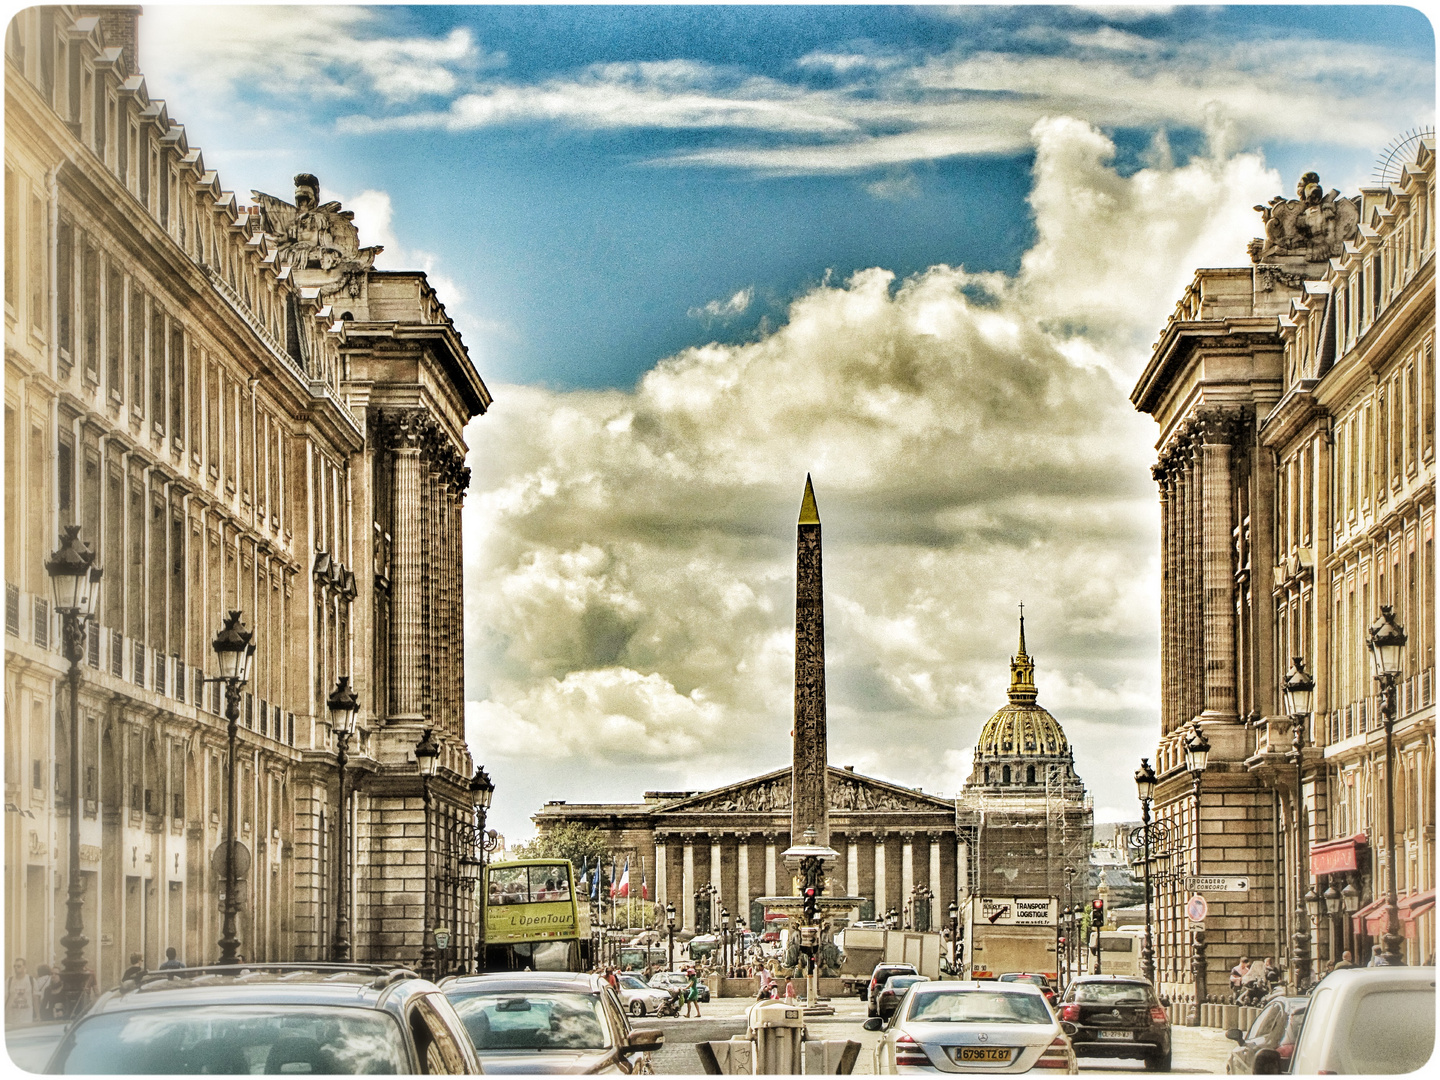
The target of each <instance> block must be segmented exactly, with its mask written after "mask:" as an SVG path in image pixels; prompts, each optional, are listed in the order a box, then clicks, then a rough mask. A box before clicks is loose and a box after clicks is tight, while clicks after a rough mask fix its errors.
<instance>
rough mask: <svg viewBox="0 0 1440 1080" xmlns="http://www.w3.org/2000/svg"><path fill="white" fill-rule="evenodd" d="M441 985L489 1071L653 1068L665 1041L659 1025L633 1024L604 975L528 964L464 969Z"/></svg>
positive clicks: (527, 1072) (532, 1072) (635, 1070)
mask: <svg viewBox="0 0 1440 1080" xmlns="http://www.w3.org/2000/svg"><path fill="white" fill-rule="evenodd" d="M440 988H441V989H442V990H443V991H444V992H445V996H446V997H448V998H449V999H450V1003H451V1004H452V1005H453V1006H454V1007H455V1011H456V1012H457V1013H459V1014H460V1020H461V1022H462V1023H463V1024H464V1025H465V1031H466V1032H467V1033H468V1034H469V1036H470V1040H471V1042H472V1043H474V1046H475V1053H476V1055H477V1056H478V1057H479V1059H480V1062H481V1065H482V1066H483V1067H484V1070H485V1072H487V1073H517V1074H525V1075H535V1074H545V1073H549V1074H555V1073H601V1072H605V1073H648V1072H653V1071H654V1069H653V1068H652V1066H651V1064H650V1053H651V1051H653V1050H659V1049H660V1048H661V1047H662V1046H664V1045H665V1033H664V1032H663V1031H660V1030H659V1029H657V1028H631V1026H630V1020H629V1018H628V1017H627V1016H626V1015H625V1009H624V1006H623V1005H621V1003H620V999H619V998H618V997H616V995H615V991H614V990H612V989H611V988H610V984H609V983H607V982H606V981H605V980H604V979H602V978H601V977H600V976H599V975H581V974H570V973H567V972H563V971H523V972H509V973H505V974H495V975H462V976H459V977H457V978H451V979H445V980H444V981H443V982H442V983H441V984H440Z"/></svg>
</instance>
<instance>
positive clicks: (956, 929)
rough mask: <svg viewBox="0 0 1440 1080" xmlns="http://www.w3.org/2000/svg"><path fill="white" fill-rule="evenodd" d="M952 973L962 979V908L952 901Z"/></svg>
mask: <svg viewBox="0 0 1440 1080" xmlns="http://www.w3.org/2000/svg"><path fill="white" fill-rule="evenodd" d="M950 972H951V974H953V975H954V976H955V977H956V978H959V977H960V908H959V906H958V905H957V904H956V903H955V901H954V900H951V901H950Z"/></svg>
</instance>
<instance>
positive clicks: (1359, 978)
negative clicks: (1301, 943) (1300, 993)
mask: <svg viewBox="0 0 1440 1080" xmlns="http://www.w3.org/2000/svg"><path fill="white" fill-rule="evenodd" d="M1434 1049H1435V968H1434V967H1433V966H1431V967H1378V968H1348V969H1341V970H1340V971H1332V972H1331V973H1330V974H1329V975H1326V976H1325V978H1324V979H1322V980H1321V981H1320V983H1319V984H1318V985H1317V986H1316V987H1315V989H1314V990H1312V991H1311V992H1310V1005H1309V1008H1308V1009H1307V1010H1306V1013H1305V1023H1304V1024H1303V1026H1302V1027H1301V1028H1300V1038H1299V1039H1298V1040H1297V1042H1296V1043H1295V1051H1294V1053H1292V1054H1291V1055H1290V1065H1289V1071H1290V1072H1293V1073H1302V1074H1311V1073H1392V1074H1393V1073H1409V1072H1415V1071H1416V1070H1418V1069H1423V1068H1424V1067H1425V1065H1426V1063H1427V1062H1428V1061H1429V1060H1430V1055H1431V1053H1432V1052H1433V1051H1434ZM1255 1071H1256V1072H1257V1073H1266V1072H1269V1073H1274V1072H1284V1071H1285V1065H1284V1063H1283V1062H1282V1061H1281V1060H1280V1055H1279V1053H1278V1052H1277V1051H1272V1050H1261V1051H1259V1052H1258V1053H1257V1054H1256V1055H1255Z"/></svg>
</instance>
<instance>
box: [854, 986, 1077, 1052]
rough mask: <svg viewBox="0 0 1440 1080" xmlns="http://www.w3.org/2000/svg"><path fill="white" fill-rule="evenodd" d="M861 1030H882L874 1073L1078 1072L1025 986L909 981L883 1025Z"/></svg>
mask: <svg viewBox="0 0 1440 1080" xmlns="http://www.w3.org/2000/svg"><path fill="white" fill-rule="evenodd" d="M882 1025H883V1026H882ZM865 1029H866V1030H867V1031H884V1035H883V1036H882V1037H881V1039H880V1044H879V1045H878V1046H877V1047H876V1048H875V1071H876V1072H877V1073H915V1072H946V1073H966V1072H983V1073H1023V1072H1029V1071H1030V1070H1031V1069H1043V1070H1045V1071H1046V1072H1051V1071H1053V1072H1060V1073H1074V1072H1077V1071H1078V1070H1077V1069H1076V1066H1075V1052H1074V1050H1072V1049H1071V1047H1070V1038H1069V1036H1068V1035H1067V1034H1066V1032H1065V1030H1064V1028H1063V1027H1062V1025H1061V1023H1060V1021H1058V1020H1056V1019H1055V1014H1054V1013H1053V1012H1052V1011H1051V1010H1050V1006H1049V1005H1048V1004H1046V1002H1045V995H1044V994H1042V993H1041V992H1040V988H1039V987H1037V986H1035V985H1033V984H1031V983H1000V982H922V983H916V984H915V985H914V986H912V987H910V989H909V990H908V991H907V992H906V994H905V998H904V1000H903V1001H901V1002H900V1005H899V1007H898V1008H897V1009H896V1010H895V1013H894V1015H893V1016H891V1018H890V1022H889V1023H888V1024H885V1023H884V1022H883V1021H881V1020H880V1019H879V1018H878V1017H874V1018H872V1019H870V1020H867V1021H865Z"/></svg>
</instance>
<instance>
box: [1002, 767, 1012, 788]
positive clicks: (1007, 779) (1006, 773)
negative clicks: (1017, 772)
mask: <svg viewBox="0 0 1440 1080" xmlns="http://www.w3.org/2000/svg"><path fill="white" fill-rule="evenodd" d="M1002 775H1003V782H1004V783H1006V784H1008V783H1009V782H1010V766H1009V765H1006V766H1005V771H1004V773H1003V774H1002Z"/></svg>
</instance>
